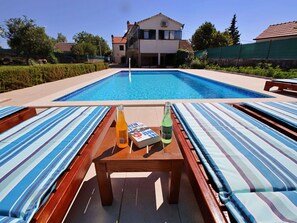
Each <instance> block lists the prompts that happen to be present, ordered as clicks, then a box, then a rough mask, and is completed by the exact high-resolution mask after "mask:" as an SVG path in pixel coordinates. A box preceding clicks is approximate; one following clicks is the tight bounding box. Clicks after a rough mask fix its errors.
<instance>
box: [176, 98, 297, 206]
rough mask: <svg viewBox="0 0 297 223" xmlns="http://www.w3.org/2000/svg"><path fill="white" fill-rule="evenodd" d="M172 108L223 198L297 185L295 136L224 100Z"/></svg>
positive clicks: (284, 189) (280, 189)
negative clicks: (281, 131) (251, 115)
mask: <svg viewBox="0 0 297 223" xmlns="http://www.w3.org/2000/svg"><path fill="white" fill-rule="evenodd" d="M172 108H173V111H174V113H175V115H176V116H177V119H178V120H179V122H180V123H181V125H182V127H183V129H184V130H185V132H186V134H187V137H188V138H189V140H190V142H191V145H193V147H194V151H195V152H196V153H197V154H198V156H199V159H200V161H201V162H202V164H203V166H204V169H205V170H206V173H207V175H208V176H209V177H210V179H211V182H213V186H214V188H215V189H216V191H217V192H218V194H219V197H220V200H221V201H222V202H223V203H228V202H229V201H230V197H231V196H232V195H234V194H236V195H237V194H241V193H254V192H274V191H294V190H296V189H297V142H296V141H294V140H292V139H290V138H289V137H287V136H285V135H283V134H281V133H279V132H277V131H276V130H274V129H272V128H270V127H269V126H267V125H265V124H263V123H261V122H260V121H258V120H256V119H254V118H252V117H250V116H248V115H247V114H245V113H243V112H241V111H239V110H237V109H235V108H234V107H232V106H230V105H227V104H223V103H201V104H197V103H177V104H173V106H172ZM180 135H182V134H180ZM194 165H195V164H194ZM197 168H198V166H197ZM193 171H194V174H197V173H195V171H196V170H193ZM196 177H197V176H196ZM200 178H201V176H198V181H200ZM198 183H199V182H198ZM202 193H203V191H202ZM206 199H207V198H206ZM227 207H228V206H227Z"/></svg>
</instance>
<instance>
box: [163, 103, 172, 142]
mask: <svg viewBox="0 0 297 223" xmlns="http://www.w3.org/2000/svg"><path fill="white" fill-rule="evenodd" d="M161 139H162V142H163V143H165V144H169V143H171V141H172V119H171V114H170V102H166V103H165V112H164V117H163V120H162V125H161Z"/></svg>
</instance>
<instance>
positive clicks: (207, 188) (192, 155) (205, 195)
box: [171, 112, 230, 223]
mask: <svg viewBox="0 0 297 223" xmlns="http://www.w3.org/2000/svg"><path fill="white" fill-rule="evenodd" d="M171 114H172V120H173V130H174V134H175V136H176V139H177V141H178V144H179V146H180V149H181V151H182V153H183V156H184V161H185V167H186V172H187V175H188V177H189V180H190V183H191V185H192V188H193V192H194V194H195V197H196V200H197V203H198V205H199V207H200V210H201V212H202V215H203V218H204V221H205V222H209V223H211V222H224V223H226V222H229V221H228V220H230V219H229V216H228V214H227V209H226V207H225V206H224V205H223V204H221V203H220V201H219V198H218V196H217V193H216V192H215V191H214V189H213V187H212V185H211V182H210V180H209V178H208V177H207V175H206V172H205V170H204V167H203V165H202V163H201V161H200V159H199V157H198V155H197V153H196V150H195V149H194V147H193V145H192V144H191V142H190V140H189V138H188V136H187V134H186V132H185V130H184V129H183V127H182V125H181V123H180V122H179V120H178V119H177V117H176V115H175V114H174V112H172V113H171ZM227 219H228V220H227Z"/></svg>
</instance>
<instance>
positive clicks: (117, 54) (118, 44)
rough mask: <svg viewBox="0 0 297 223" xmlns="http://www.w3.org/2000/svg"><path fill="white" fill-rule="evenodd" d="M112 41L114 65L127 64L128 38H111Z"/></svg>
mask: <svg viewBox="0 0 297 223" xmlns="http://www.w3.org/2000/svg"><path fill="white" fill-rule="evenodd" d="M111 40H112V60H113V62H114V63H117V64H122V63H126V59H125V56H126V42H127V39H126V37H117V36H113V35H112V36H111Z"/></svg>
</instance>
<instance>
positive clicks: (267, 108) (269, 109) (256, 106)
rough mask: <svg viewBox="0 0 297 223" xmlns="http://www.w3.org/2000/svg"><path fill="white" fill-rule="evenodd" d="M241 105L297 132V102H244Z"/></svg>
mask: <svg viewBox="0 0 297 223" xmlns="http://www.w3.org/2000/svg"><path fill="white" fill-rule="evenodd" d="M241 105H243V106H245V107H249V108H252V109H253V110H257V111H260V112H261V113H264V114H266V115H268V116H270V117H273V118H274V119H277V120H279V121H281V122H283V123H285V124H287V125H289V126H291V127H292V128H294V130H295V131H297V102H244V103H241Z"/></svg>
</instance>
